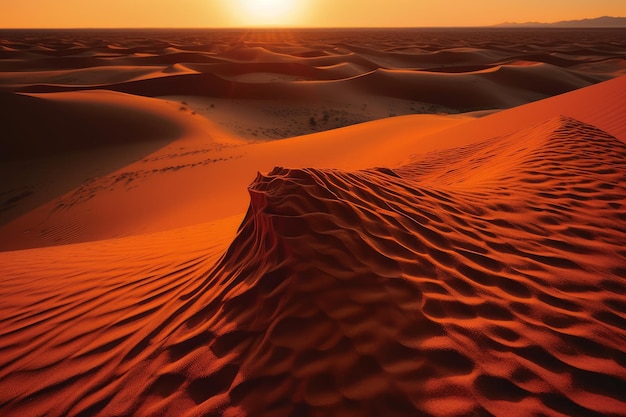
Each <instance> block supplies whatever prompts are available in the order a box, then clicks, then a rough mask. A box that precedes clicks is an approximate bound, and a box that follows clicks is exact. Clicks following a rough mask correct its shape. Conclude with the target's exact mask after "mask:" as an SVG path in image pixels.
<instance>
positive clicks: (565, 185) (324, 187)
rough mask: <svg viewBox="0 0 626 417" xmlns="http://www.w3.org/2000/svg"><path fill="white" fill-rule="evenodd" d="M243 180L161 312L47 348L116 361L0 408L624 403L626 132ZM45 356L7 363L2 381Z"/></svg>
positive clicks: (580, 409)
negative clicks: (244, 206)
mask: <svg viewBox="0 0 626 417" xmlns="http://www.w3.org/2000/svg"><path fill="white" fill-rule="evenodd" d="M249 190H250V197H251V204H250V207H249V211H248V213H247V215H246V217H245V220H244V221H243V223H242V225H241V227H240V229H239V232H238V235H237V237H236V238H235V240H234V242H233V243H232V244H231V246H230V247H229V249H228V250H227V252H226V253H225V254H224V256H223V257H222V258H221V260H220V261H219V262H218V263H217V264H216V265H215V266H214V267H213V269H211V270H210V271H209V272H208V273H204V274H202V275H200V276H199V275H198V270H196V269H192V271H194V272H192V273H193V275H194V277H195V278H194V279H193V282H194V284H193V285H190V286H186V287H185V289H184V290H183V291H182V292H176V293H173V294H172V295H167V294H162V295H158V294H155V295H154V297H156V298H157V299H163V300H165V299H172V297H174V298H175V303H172V306H173V307H174V308H173V309H172V310H171V313H170V315H169V316H168V317H167V318H166V319H165V323H164V324H163V325H161V324H159V323H155V324H154V325H153V326H151V327H149V328H150V329H151V330H152V331H151V332H150V333H149V335H147V336H144V337H143V338H142V339H141V341H140V342H139V343H138V344H137V345H136V346H134V347H133V348H132V349H130V350H129V351H125V352H124V355H121V356H120V355H115V354H114V353H113V352H118V351H120V350H121V349H126V348H120V347H117V346H118V343H117V342H116V340H115V339H111V341H110V343H108V344H107V345H105V346H95V345H94V346H85V347H84V348H83V349H82V350H81V351H80V352H76V350H75V346H76V343H77V342H76V341H71V340H70V341H65V343H58V342H57V343H56V345H54V346H52V347H51V349H50V350H44V349H42V350H41V358H46V357H47V356H48V355H51V354H54V355H58V356H59V357H61V358H68V357H70V358H71V360H72V361H80V360H81V358H83V357H85V356H89V355H91V354H93V353H98V356H96V357H102V355H105V356H107V357H108V356H109V355H110V356H111V359H112V360H114V361H115V362H114V363H113V364H112V363H111V362H107V361H103V362H101V365H100V367H99V368H98V370H97V371H90V370H89V369H90V368H89V365H88V362H84V363H83V362H74V363H83V365H84V366H83V367H78V366H77V365H76V366H74V365H72V367H60V366H57V367H54V366H53V367H52V368H51V369H53V370H54V371H55V372H61V371H63V370H65V371H66V372H67V373H68V374H67V375H65V376H64V377H63V378H61V379H60V380H54V378H52V379H51V381H52V380H54V382H51V383H50V384H46V383H45V381H42V380H41V379H40V378H37V381H36V383H35V385H33V387H35V388H31V389H30V391H28V392H25V393H23V394H21V395H20V396H17V397H13V399H10V398H7V396H6V394H3V397H1V401H0V410H1V409H2V407H5V409H6V410H9V411H12V412H13V411H14V412H16V413H17V414H16V415H25V413H24V412H22V411H24V410H27V409H28V408H27V407H28V406H32V404H33V403H29V402H28V401H29V398H30V399H33V401H34V403H35V404H37V405H39V406H40V407H41V408H34V409H36V410H38V412H37V413H34V414H35V415H43V414H46V413H47V414H49V415H60V414H66V415H87V414H93V413H96V412H99V413H100V414H101V415H131V414H135V415H189V416H195V415H205V416H234V415H251V416H295V415H297V416H322V415H323V416H330V415H334V416H357V415H358V416H408V415H431V416H449V415H468V416H469V415H481V416H482V415H484V416H489V415H498V416H508V415H511V414H512V410H514V411H513V414H515V415H548V416H574V415H578V416H593V415H598V416H599V415H626V411H625V410H626V397H625V396H624V393H625V392H626V302H624V296H625V295H626V282H625V281H624V279H625V277H626V250H625V249H624V248H625V247H626V216H625V214H624V213H625V207H624V204H625V203H624V202H625V201H626V145H625V144H624V143H623V142H622V141H620V140H618V139H616V138H614V137H612V136H610V135H608V134H606V133H604V132H603V131H600V130H598V129H596V128H594V127H592V126H589V125H586V124H583V123H581V122H579V121H577V120H574V119H571V118H566V117H561V118H556V119H553V120H549V121H546V122H545V123H543V124H541V125H538V126H535V127H532V128H529V129H527V130H523V131H520V132H518V133H516V134H514V135H511V136H506V137H500V138H494V139H491V140H488V141H485V142H482V143H477V144H473V145H470V146H467V147H465V148H462V149H456V150H455V151H454V152H453V151H440V152H436V153H431V154H427V155H421V156H415V159H414V161H413V162H412V163H410V164H409V165H407V166H404V167H402V168H399V169H397V170H395V171H392V170H390V169H386V168H379V169H371V170H367V171H358V172H346V171H338V170H318V169H297V170H296V169H286V168H275V169H274V170H273V171H272V172H270V173H268V174H266V175H262V174H259V176H258V177H257V179H256V180H255V181H254V182H253V183H252V185H251V186H250V188H249ZM182 266H183V265H181V268H177V271H178V272H176V273H184V269H183V268H182ZM62 292H63V290H62V289H59V290H58V293H59V294H60V293H62ZM51 296H52V295H51ZM70 301H71V300H68V302H70ZM42 314H43V316H41V317H40V318H39V320H41V321H44V322H46V321H47V322H50V323H52V321H50V318H47V317H46V315H52V316H53V317H54V316H55V313H54V312H52V311H50V312H43V313H42ZM156 317H157V318H160V319H161V320H163V317H161V316H156ZM29 320H31V321H32V320H36V318H29ZM120 329H128V327H127V324H124V323H122V324H121V326H120ZM15 331H16V332H18V333H16V334H19V331H20V330H15ZM116 332H121V330H118V331H113V330H110V329H106V328H105V329H104V330H103V333H104V334H109V335H114V334H116ZM122 333H123V332H122ZM122 333H120V336H119V337H127V336H124V334H122ZM42 334H44V335H45V334H46V333H42ZM85 337H86V336H79V339H80V340H83V339H84V338H85ZM3 340H5V337H3ZM16 343H17V342H16ZM31 343H32V342H31ZM47 343H51V342H47ZM63 346H66V348H67V349H70V350H71V352H72V353H70V352H67V351H65V350H64V348H63ZM120 346H124V345H120ZM19 349H20V348H18V346H17V345H8V346H7V345H6V344H5V345H3V346H2V351H3V357H4V354H5V352H11V354H12V355H13V356H15V355H16V354H15V353H14V352H19ZM23 349H24V354H25V355H27V354H28V351H29V350H32V349H33V346H32V345H27V346H24V347H23ZM37 360H40V359H37V358H36V357H33V356H32V355H31V356H29V360H28V361H20V358H19V355H18V357H17V358H16V359H15V361H16V362H15V364H10V363H4V364H3V365H2V367H1V368H0V370H2V373H1V374H0V392H2V393H6V392H7V390H8V389H10V388H11V387H14V388H12V389H18V388H19V389H22V390H24V385H23V382H22V385H20V383H19V382H14V381H16V380H15V378H16V377H15V375H17V374H21V375H42V374H43V373H44V369H45V367H46V364H45V363H42V364H41V365H39V366H38V365H36V362H37ZM59 361H60V362H59V363H65V362H63V361H61V359H59ZM66 361H67V359H66ZM7 366H14V367H16V368H15V369H14V370H13V373H7V372H6V370H5V369H6V367H7ZM113 369H114V370H113ZM93 372H96V374H97V375H98V376H99V378H94V377H93ZM118 380H119V381H121V382H119V383H120V384H121V385H117V384H118V382H117V381H118ZM59 384H61V385H59ZM66 387H67V388H68V389H65V390H64V389H63V388H66ZM77 387H80V389H78V390H77V389H76V388H77ZM70 388H71V389H70ZM59 390H61V391H59ZM112 391H116V393H115V394H111V395H105V394H102V393H106V392H112ZM59 392H62V394H63V395H61V394H59ZM15 398H17V399H15ZM55 401H58V403H57V402H55ZM59 404H64V407H62V406H60V405H59ZM46 405H47V407H49V408H48V409H46V408H45V406H46Z"/></svg>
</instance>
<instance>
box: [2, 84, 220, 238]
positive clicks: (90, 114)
mask: <svg viewBox="0 0 626 417" xmlns="http://www.w3.org/2000/svg"><path fill="white" fill-rule="evenodd" d="M0 106H1V107H2V113H1V114H0V124H1V125H2V135H1V136H0V175H1V176H2V178H3V182H2V184H1V185H0V224H2V225H3V224H5V223H6V222H7V221H9V220H11V219H13V218H15V217H17V216H20V215H23V214H24V213H27V212H28V211H29V210H32V209H34V208H35V207H38V206H40V205H42V204H44V203H46V202H48V201H50V200H52V199H54V198H56V197H58V196H60V195H63V194H64V193H66V192H68V191H70V190H72V189H73V188H75V187H78V186H80V185H81V184H83V183H84V182H85V181H89V180H93V179H94V178H98V177H101V176H106V175H108V174H109V173H111V172H114V171H116V170H118V169H120V168H122V167H124V166H126V165H128V164H131V163H133V162H135V161H137V160H138V159H140V158H142V157H144V156H146V155H149V154H151V153H153V152H154V151H156V150H157V149H160V148H162V147H163V146H165V145H167V144H168V143H171V142H173V141H175V140H177V139H185V138H187V139H188V138H190V137H191V138H193V137H194V136H202V138H203V140H204V142H207V143H210V142H211V141H212V140H213V139H212V132H210V127H211V126H210V125H209V127H207V124H208V122H207V123H203V122H206V120H204V119H199V118H193V117H192V116H191V115H190V114H189V113H188V112H182V111H180V103H168V102H165V101H163V100H155V99H151V98H146V97H138V96H131V95H127V94H121V93H117V92H112V91H105V90H93V91H84V92H67V93H58V94H43V95H23V94H14V93H0ZM5 238H6V240H7V241H8V240H10V239H9V238H8V237H6V235H5Z"/></svg>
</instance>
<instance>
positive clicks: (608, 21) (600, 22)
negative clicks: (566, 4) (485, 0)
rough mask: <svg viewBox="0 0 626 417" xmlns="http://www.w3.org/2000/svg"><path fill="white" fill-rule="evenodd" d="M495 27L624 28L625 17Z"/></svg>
mask: <svg viewBox="0 0 626 417" xmlns="http://www.w3.org/2000/svg"><path fill="white" fill-rule="evenodd" d="M495 26H497V27H554V28H626V17H612V16H602V17H596V18H594V19H581V20H564V21H560V22H554V23H540V22H526V23H515V22H505V23H500V24H498V25H495Z"/></svg>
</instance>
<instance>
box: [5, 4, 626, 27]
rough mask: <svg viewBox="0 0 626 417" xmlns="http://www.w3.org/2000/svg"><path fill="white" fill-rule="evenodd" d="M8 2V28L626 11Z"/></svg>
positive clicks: (430, 22) (455, 21)
mask: <svg viewBox="0 0 626 417" xmlns="http://www.w3.org/2000/svg"><path fill="white" fill-rule="evenodd" d="M3 3H4V4H3V5H2V12H1V13H0V28H26V27H39V28H59V27H61V28H63V27H65V28H70V27H82V28H86V27H241V26H292V27H296V26H313V27H328V26H330V27H352V26H357V27H368V26H377V27H383V26H390V27H394V26H395V27H407V26H479V25H491V24H497V23H501V22H504V21H517V22H526V21H541V22H553V21H559V20H571V19H581V18H585V17H598V16H603V15H610V16H626V0H507V1H504V0H88V1H86V0H56V1H53V0H29V1H3ZM272 3H274V4H273V5H272ZM283 9H284V10H283ZM272 10H273V11H272Z"/></svg>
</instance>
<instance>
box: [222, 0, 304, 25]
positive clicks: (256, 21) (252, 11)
mask: <svg viewBox="0 0 626 417" xmlns="http://www.w3.org/2000/svg"><path fill="white" fill-rule="evenodd" d="M234 3H237V4H238V6H239V7H238V10H237V12H238V13H241V16H240V20H242V22H243V23H245V24H247V25H252V26H262V25H281V26H282V25H289V24H293V23H294V20H296V19H297V14H298V12H299V11H300V10H299V9H300V8H301V3H303V2H302V0H238V1H236V2H234Z"/></svg>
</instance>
